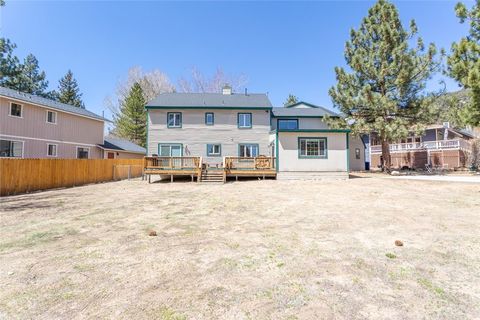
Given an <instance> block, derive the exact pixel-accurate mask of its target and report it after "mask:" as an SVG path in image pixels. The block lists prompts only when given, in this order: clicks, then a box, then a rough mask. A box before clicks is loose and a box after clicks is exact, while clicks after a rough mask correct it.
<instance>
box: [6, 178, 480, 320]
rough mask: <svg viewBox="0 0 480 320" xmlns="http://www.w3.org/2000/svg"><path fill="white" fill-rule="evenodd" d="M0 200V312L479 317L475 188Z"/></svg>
mask: <svg viewBox="0 0 480 320" xmlns="http://www.w3.org/2000/svg"><path fill="white" fill-rule="evenodd" d="M0 201H1V214H0V217H1V219H0V288H1V290H0V319H10V318H13V319H16V318H18V319H26V318H29V319H87V318H89V319H103V318H108V319H168V320H172V319H367V318H368V319H424V318H427V319H474V318H476V319H478V318H480V185H477V184H463V183H446V182H428V181H409V180H394V179H388V178H378V177H370V178H362V179H351V180H349V181H330V182H328V181H323V182H322V181H319V182H283V181H273V180H269V181H247V182H236V183H229V184H226V185H213V186H210V185H198V184H195V183H182V182H180V183H173V184H170V183H153V184H150V185H149V184H148V183H146V182H142V181H122V182H113V183H106V184H99V185H91V186H85V187H78V188H72V189H64V190H56V191H49V192H42V193H35V194H31V195H22V196H15V197H7V198H2V199H0ZM150 230H155V231H156V232H157V236H149V231H150ZM395 240H401V241H403V243H404V246H403V247H397V246H395V244H394V242H395Z"/></svg>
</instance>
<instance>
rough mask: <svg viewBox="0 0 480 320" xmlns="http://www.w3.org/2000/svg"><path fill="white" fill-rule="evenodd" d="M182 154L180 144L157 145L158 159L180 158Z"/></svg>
mask: <svg viewBox="0 0 480 320" xmlns="http://www.w3.org/2000/svg"><path fill="white" fill-rule="evenodd" d="M182 153H183V147H182V145H181V144H180V143H175V144H159V145H158V154H159V155H160V157H181V156H182Z"/></svg>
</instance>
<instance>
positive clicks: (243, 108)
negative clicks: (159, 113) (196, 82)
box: [145, 106, 272, 110]
mask: <svg viewBox="0 0 480 320" xmlns="http://www.w3.org/2000/svg"><path fill="white" fill-rule="evenodd" d="M145 109H198V110H202V109H215V110H272V107H220V106H219V107H212V106H198V107H174V106H165V107H161V106H145Z"/></svg>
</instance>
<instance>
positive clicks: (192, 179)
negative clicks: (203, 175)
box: [190, 174, 193, 182]
mask: <svg viewBox="0 0 480 320" xmlns="http://www.w3.org/2000/svg"><path fill="white" fill-rule="evenodd" d="M190 177H191V178H192V182H193V174H191V175H190Z"/></svg>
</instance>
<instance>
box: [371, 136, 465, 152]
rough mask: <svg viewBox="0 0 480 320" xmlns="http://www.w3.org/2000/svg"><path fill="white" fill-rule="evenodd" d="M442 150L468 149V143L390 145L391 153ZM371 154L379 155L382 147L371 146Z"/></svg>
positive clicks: (445, 142) (426, 142)
mask: <svg viewBox="0 0 480 320" xmlns="http://www.w3.org/2000/svg"><path fill="white" fill-rule="evenodd" d="M442 149H464V150H469V149H470V143H469V142H468V141H466V140H462V139H458V140H437V141H424V142H412V143H394V144H390V151H391V152H402V151H412V150H442ZM370 152H371V153H381V152H382V146H380V145H377V146H371V147H370Z"/></svg>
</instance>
